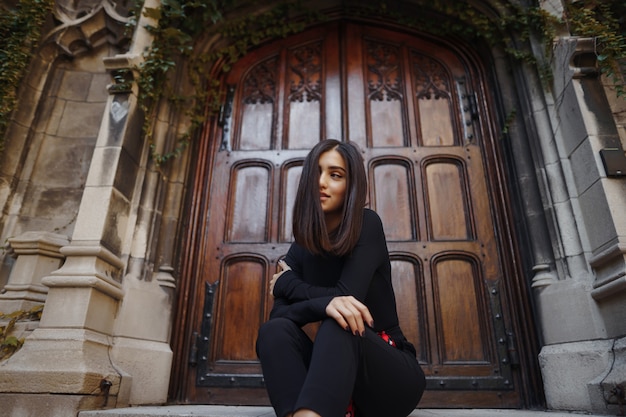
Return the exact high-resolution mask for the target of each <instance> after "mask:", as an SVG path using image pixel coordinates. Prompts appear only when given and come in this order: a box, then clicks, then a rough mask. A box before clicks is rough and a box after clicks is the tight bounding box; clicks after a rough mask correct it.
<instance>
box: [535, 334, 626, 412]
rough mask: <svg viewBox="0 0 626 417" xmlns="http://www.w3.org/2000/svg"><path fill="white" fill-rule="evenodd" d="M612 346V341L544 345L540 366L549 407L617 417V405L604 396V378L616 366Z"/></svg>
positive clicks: (610, 373)
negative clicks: (615, 416)
mask: <svg viewBox="0 0 626 417" xmlns="http://www.w3.org/2000/svg"><path fill="white" fill-rule="evenodd" d="M614 344H615V341H613V340H595V341H585V342H573V343H563V344H558V345H550V346H544V347H543V348H542V349H541V353H540V354H539V364H540V366H541V373H542V375H543V382H544V390H545V394H546V402H547V406H548V408H549V409H551V410H564V411H578V412H580V411H586V412H590V413H595V414H607V415H617V412H618V405H616V404H615V403H614V404H610V401H609V400H610V399H609V398H608V397H607V396H606V388H607V387H608V385H607V383H608V382H609V381H608V380H609V379H610V378H607V377H610V375H613V374H617V373H616V372H615V370H616V369H618V368H617V367H618V363H619V362H618V360H617V359H618V358H616V355H615V352H614V351H613V350H614ZM622 353H623V352H622ZM621 360H622V361H623V360H624V358H622V359H621ZM611 369H613V370H614V371H613V372H611ZM613 376H614V377H618V375H613ZM623 376H624V374H623V372H621V377H623ZM609 385H611V386H614V385H615V384H609Z"/></svg>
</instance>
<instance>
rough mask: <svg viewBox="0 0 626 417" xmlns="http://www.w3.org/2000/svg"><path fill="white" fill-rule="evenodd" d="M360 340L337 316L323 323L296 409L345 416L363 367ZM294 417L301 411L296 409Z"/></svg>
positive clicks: (325, 415)
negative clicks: (361, 365)
mask: <svg viewBox="0 0 626 417" xmlns="http://www.w3.org/2000/svg"><path fill="white" fill-rule="evenodd" d="M360 339H361V337H359V336H354V335H352V334H351V333H350V332H347V331H346V330H344V329H342V328H341V327H339V325H338V324H337V322H336V321H335V320H334V319H326V320H324V321H323V322H322V325H321V326H320V328H319V330H318V332H317V335H316V336H315V343H314V344H313V354H312V356H311V363H310V366H309V371H308V373H307V377H306V380H305V382H304V385H303V386H302V391H301V393H300V397H299V398H298V401H297V402H296V408H295V410H301V411H302V412H304V411H306V412H314V413H315V414H306V415H307V417H308V416H316V415H319V416H323V417H344V415H345V411H346V408H347V406H348V403H349V402H350V398H351V396H352V388H353V387H354V381H355V379H356V375H357V372H358V368H359V362H360V359H359V358H360ZM302 415H303V416H304V415H305V414H302ZM381 416H382V415H379V416H377V417H381ZM294 417H300V414H298V412H296V413H294ZM385 417H387V416H385Z"/></svg>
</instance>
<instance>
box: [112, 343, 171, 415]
mask: <svg viewBox="0 0 626 417" xmlns="http://www.w3.org/2000/svg"><path fill="white" fill-rule="evenodd" d="M111 357H112V359H113V361H114V362H115V363H116V364H117V365H119V366H120V367H122V368H124V370H125V371H126V372H128V373H129V374H131V375H132V376H133V378H132V381H133V382H134V383H133V384H132V387H131V390H130V398H129V399H128V402H129V403H130V405H144V404H150V405H153V404H165V403H166V402H167V392H168V389H169V383H170V373H171V367H172V358H173V354H172V350H171V348H170V346H169V345H168V344H167V343H164V342H154V341H150V340H138V339H131V338H127V337H119V336H118V337H116V338H115V342H114V344H113V349H112V350H111Z"/></svg>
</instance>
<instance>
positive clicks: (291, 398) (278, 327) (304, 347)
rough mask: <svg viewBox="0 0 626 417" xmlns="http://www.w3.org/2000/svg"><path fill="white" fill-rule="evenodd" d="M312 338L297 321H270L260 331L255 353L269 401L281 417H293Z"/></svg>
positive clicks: (305, 370) (277, 319) (308, 359)
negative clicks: (289, 416) (261, 370)
mask: <svg viewBox="0 0 626 417" xmlns="http://www.w3.org/2000/svg"><path fill="white" fill-rule="evenodd" d="M312 344H313V343H312V342H311V339H309V337H308V336H307V335H306V333H304V331H302V329H300V328H299V327H298V326H297V325H296V324H295V323H294V322H292V321H291V320H288V319H284V318H276V319H272V320H269V321H268V322H266V323H265V324H263V325H262V326H261V328H260V329H259V335H258V338H257V343H256V350H257V355H258V356H259V359H260V360H261V367H262V368H263V377H264V379H265V386H266V387H267V392H268V395H269V397H270V402H271V403H272V406H273V407H274V410H275V411H276V415H277V416H278V417H285V416H288V415H291V413H293V412H294V410H295V403H296V400H297V398H298V396H299V395H300V390H301V389H302V385H303V383H304V380H305V378H306V375H307V369H308V366H309V362H310V360H311V349H312Z"/></svg>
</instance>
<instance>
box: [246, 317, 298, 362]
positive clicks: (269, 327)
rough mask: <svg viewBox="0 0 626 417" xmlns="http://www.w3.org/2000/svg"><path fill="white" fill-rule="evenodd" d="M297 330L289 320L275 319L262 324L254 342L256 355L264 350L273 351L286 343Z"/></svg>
mask: <svg viewBox="0 0 626 417" xmlns="http://www.w3.org/2000/svg"><path fill="white" fill-rule="evenodd" d="M298 330H299V328H298V326H297V325H296V324H295V323H294V322H293V321H291V320H289V319H284V318H276V319H272V320H269V321H267V322H265V323H263V324H262V325H261V327H260V328H259V332H258V336H257V341H256V350H257V355H258V354H259V353H260V351H261V350H263V349H264V348H268V349H273V348H274V347H275V346H280V345H282V344H284V343H286V342H287V341H288V340H290V339H292V338H293V337H294V336H293V335H294V333H295V332H297V331H298Z"/></svg>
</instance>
